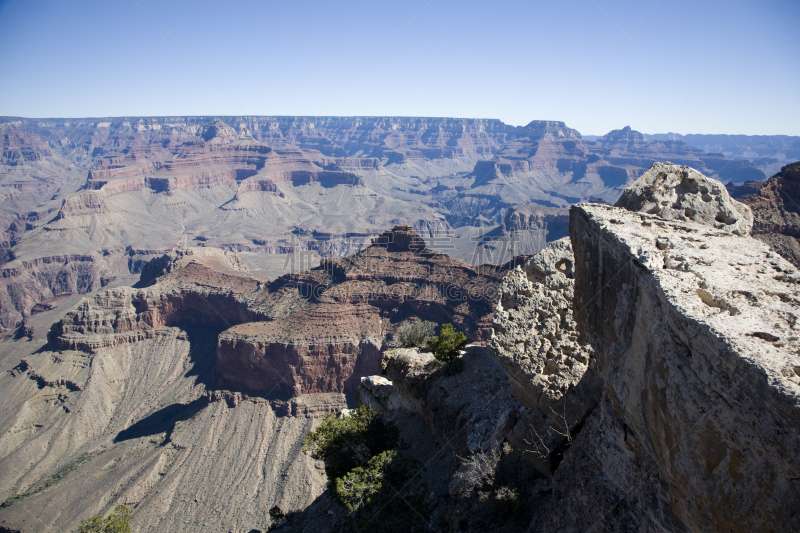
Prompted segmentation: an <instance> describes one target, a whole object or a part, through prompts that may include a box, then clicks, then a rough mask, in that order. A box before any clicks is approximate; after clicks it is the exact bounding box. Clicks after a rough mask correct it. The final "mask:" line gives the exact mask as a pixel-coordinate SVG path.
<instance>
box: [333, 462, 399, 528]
mask: <svg viewBox="0 0 800 533" xmlns="http://www.w3.org/2000/svg"><path fill="white" fill-rule="evenodd" d="M396 457H397V452H396V451H394V450H387V451H385V452H381V453H379V454H378V455H376V456H375V457H373V458H372V459H370V460H369V463H367V466H359V467H356V468H354V469H352V470H351V471H350V472H348V473H347V474H345V475H344V476H342V477H340V478H339V479H337V480H336V497H337V498H338V499H339V501H340V502H342V503H343V504H344V505H345V507H347V510H348V511H350V512H351V513H352V512H354V511H357V510H359V509H361V508H362V507H364V506H367V505H369V504H371V503H372V500H373V498H374V497H375V496H376V495H377V494H379V493H380V492H381V490H383V482H384V476H385V475H386V472H387V471H388V470H389V469H390V468H391V467H392V461H393V460H394V459H395V458H396Z"/></svg>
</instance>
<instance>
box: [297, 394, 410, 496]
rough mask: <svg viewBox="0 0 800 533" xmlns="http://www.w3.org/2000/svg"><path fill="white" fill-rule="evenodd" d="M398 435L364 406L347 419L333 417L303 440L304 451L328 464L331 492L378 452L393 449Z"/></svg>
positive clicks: (391, 425) (326, 418) (395, 429)
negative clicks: (348, 474) (348, 473)
mask: <svg viewBox="0 0 800 533" xmlns="http://www.w3.org/2000/svg"><path fill="white" fill-rule="evenodd" d="M398 438H399V432H398V431H397V428H396V427H395V426H394V425H393V424H387V423H385V422H384V421H383V419H382V418H381V417H379V416H378V414H377V413H376V412H375V411H373V410H372V409H369V408H368V407H366V406H364V405H362V406H361V407H358V408H357V409H353V410H352V411H350V414H349V415H348V416H343V417H342V418H336V415H333V414H330V415H328V416H326V417H325V418H323V419H322V423H321V424H320V425H319V426H318V427H317V429H315V430H313V431H311V432H310V433H309V434H308V436H306V438H305V439H303V451H307V452H311V457H313V458H314V459H317V460H321V461H324V462H325V474H327V476H328V483H329V484H330V487H331V489H335V483H336V479H337V478H339V477H342V476H343V475H345V474H346V473H347V472H349V471H350V470H352V469H354V468H356V467H359V466H365V465H367V463H368V462H369V460H370V459H371V458H372V457H373V456H374V455H377V454H378V453H381V452H383V451H385V450H389V449H391V448H394V446H395V444H397V439H398Z"/></svg>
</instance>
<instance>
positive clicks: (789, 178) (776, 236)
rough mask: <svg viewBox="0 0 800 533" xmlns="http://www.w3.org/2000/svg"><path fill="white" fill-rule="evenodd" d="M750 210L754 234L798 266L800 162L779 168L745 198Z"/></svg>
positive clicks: (799, 243) (799, 241) (799, 249)
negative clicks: (753, 218)
mask: <svg viewBox="0 0 800 533" xmlns="http://www.w3.org/2000/svg"><path fill="white" fill-rule="evenodd" d="M744 203H746V204H747V205H749V206H750V208H751V209H752V210H753V216H754V217H755V222H754V224H753V236H754V237H755V238H756V239H759V240H762V241H764V242H766V243H767V244H769V245H770V246H771V247H772V249H773V250H775V251H776V252H778V253H779V254H780V255H781V256H783V257H784V259H786V260H787V261H789V262H790V263H792V264H793V265H794V266H795V267H797V268H800V163H793V164H791V165H787V166H785V167H783V168H781V171H780V173H778V174H776V175H775V176H773V177H771V178H770V179H769V180H768V181H767V182H766V183H764V184H763V185H761V188H760V189H759V190H758V192H756V193H755V194H753V195H752V196H750V197H748V198H747V199H746V200H744Z"/></svg>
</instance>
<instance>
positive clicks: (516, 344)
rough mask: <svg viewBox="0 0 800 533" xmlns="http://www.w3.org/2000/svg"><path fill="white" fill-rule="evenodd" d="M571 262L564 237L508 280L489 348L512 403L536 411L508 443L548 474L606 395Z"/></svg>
mask: <svg viewBox="0 0 800 533" xmlns="http://www.w3.org/2000/svg"><path fill="white" fill-rule="evenodd" d="M573 261H574V259H573V256H572V246H571V245H570V243H569V239H566V238H565V239H561V240H559V241H556V242H554V243H553V244H551V245H550V246H549V247H548V248H546V249H544V250H542V251H541V252H539V253H538V254H536V255H535V256H534V257H532V258H531V259H530V260H528V262H527V263H525V266H524V267H522V268H519V267H518V268H516V269H515V270H514V271H513V272H511V273H509V274H508V275H507V276H506V277H505V278H503V283H502V285H501V286H500V299H499V302H498V304H497V308H496V311H495V315H494V318H493V323H492V324H493V327H494V330H493V334H492V338H491V340H490V342H489V347H490V348H491V351H492V354H493V355H494V357H495V359H496V360H497V361H498V363H500V366H501V367H502V368H503V370H505V372H506V374H508V377H509V381H510V382H511V390H512V391H513V392H514V396H516V397H517V399H519V400H520V401H521V402H523V403H524V404H525V405H526V406H527V407H528V408H529V409H530V412H528V413H526V415H525V418H524V419H523V420H522V421H521V422H520V423H519V424H518V425H517V427H516V428H515V429H514V431H513V432H512V433H511V434H510V435H509V437H508V438H509V440H510V441H512V442H513V443H514V444H515V445H516V446H517V447H519V448H523V449H527V450H528V452H529V453H530V459H531V461H533V462H534V464H535V465H536V467H537V468H538V469H539V470H540V471H541V472H542V473H544V474H551V473H552V471H553V469H554V468H555V467H556V466H557V464H558V462H557V461H558V459H557V455H556V453H555V452H556V451H557V449H558V448H559V447H560V446H561V445H562V444H563V443H564V442H565V441H566V440H567V439H569V437H570V434H571V433H573V432H575V430H576V428H578V427H579V426H580V425H582V424H583V422H584V420H585V419H586V417H587V416H588V415H589V413H591V411H592V410H593V409H594V408H595V406H596V405H597V403H598V401H599V400H600V396H601V394H602V382H601V380H600V379H599V376H598V375H597V368H596V360H595V355H594V351H593V350H592V348H591V346H590V345H589V344H588V343H587V342H586V341H585V339H584V338H583V336H582V335H581V334H579V333H578V331H577V329H576V324H575V321H574V319H573V311H572V299H573V284H574V282H573V267H574V266H573Z"/></svg>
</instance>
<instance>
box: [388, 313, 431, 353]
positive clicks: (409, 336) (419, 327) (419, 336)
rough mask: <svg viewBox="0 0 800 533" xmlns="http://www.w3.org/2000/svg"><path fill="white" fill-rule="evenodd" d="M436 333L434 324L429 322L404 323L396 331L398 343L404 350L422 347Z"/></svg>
mask: <svg viewBox="0 0 800 533" xmlns="http://www.w3.org/2000/svg"><path fill="white" fill-rule="evenodd" d="M435 332H436V323H435V322H431V321H429V320H421V321H417V322H406V323H404V324H403V325H401V326H400V328H399V329H398V330H397V335H398V336H399V337H400V342H401V343H402V344H403V346H405V347H406V348H413V347H414V346H423V345H424V344H425V342H426V341H427V340H428V339H429V338H431V337H433V334H434V333H435Z"/></svg>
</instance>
